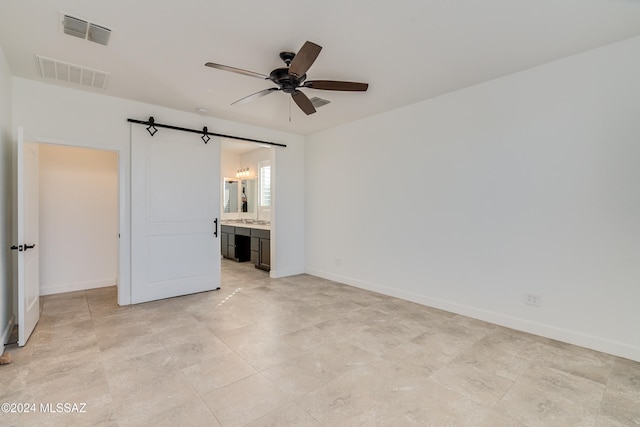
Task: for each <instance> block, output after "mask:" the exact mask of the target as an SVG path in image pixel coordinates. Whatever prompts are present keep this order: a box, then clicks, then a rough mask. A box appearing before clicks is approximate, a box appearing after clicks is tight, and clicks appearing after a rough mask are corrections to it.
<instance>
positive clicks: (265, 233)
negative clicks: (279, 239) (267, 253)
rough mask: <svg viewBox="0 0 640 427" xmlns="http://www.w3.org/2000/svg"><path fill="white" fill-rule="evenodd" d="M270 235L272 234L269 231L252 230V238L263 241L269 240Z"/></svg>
mask: <svg viewBox="0 0 640 427" xmlns="http://www.w3.org/2000/svg"><path fill="white" fill-rule="evenodd" d="M270 234H271V232H270V231H269V230H260V229H257V228H252V229H251V236H252V237H259V238H261V239H268V238H269V235H270Z"/></svg>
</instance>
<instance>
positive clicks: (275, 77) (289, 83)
mask: <svg viewBox="0 0 640 427" xmlns="http://www.w3.org/2000/svg"><path fill="white" fill-rule="evenodd" d="M306 78H307V75H306V74H304V75H302V76H300V77H296V76H294V75H293V74H289V69H288V68H276V69H275V70H273V71H272V72H271V74H269V80H271V81H272V82H274V83H275V84H277V85H278V86H280V88H281V89H282V91H283V92H284V93H294V92H295V91H296V88H297V87H300V85H301V84H302V82H304V81H305V80H306Z"/></svg>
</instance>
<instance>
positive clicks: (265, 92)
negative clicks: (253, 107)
mask: <svg viewBox="0 0 640 427" xmlns="http://www.w3.org/2000/svg"><path fill="white" fill-rule="evenodd" d="M278 90H280V88H277V87H270V88H269V89H264V90H261V91H260V92H256V93H252V94H251V95H249V96H245V97H244V98H241V99H238V100H237V101H235V102H233V103H232V104H231V105H236V104H245V103H247V102H250V101H253V100H254V99H258V98H262V97H263V96H265V95H269V94H270V93H271V92H275V91H278Z"/></svg>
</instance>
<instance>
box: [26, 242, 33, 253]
mask: <svg viewBox="0 0 640 427" xmlns="http://www.w3.org/2000/svg"><path fill="white" fill-rule="evenodd" d="M35 247H36V244H35V243H34V244H33V245H24V250H25V252H26V251H28V250H29V249H33V248H35Z"/></svg>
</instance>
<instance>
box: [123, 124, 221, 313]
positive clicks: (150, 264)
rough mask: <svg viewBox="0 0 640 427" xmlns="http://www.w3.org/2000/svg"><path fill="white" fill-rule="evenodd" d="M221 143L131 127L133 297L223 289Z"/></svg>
mask: <svg viewBox="0 0 640 427" xmlns="http://www.w3.org/2000/svg"><path fill="white" fill-rule="evenodd" d="M219 212H220V142H219V140H218V139H217V138H213V139H211V140H210V141H209V143H208V144H204V143H203V142H202V140H201V139H200V138H199V137H198V135H197V134H193V133H185V132H179V131H175V130H170V129H162V128H161V129H159V130H158V132H157V133H156V134H155V135H154V136H153V137H152V136H150V135H149V133H148V132H147V131H146V129H145V127H144V126H140V125H131V300H132V303H134V304H135V303H140V302H145V301H153V300H158V299H162V298H169V297H174V296H179V295H187V294H192V293H196V292H203V291H209V290H214V289H217V288H219V287H220V241H219V239H218V237H217V236H216V235H215V234H216V233H217V234H218V235H219V231H220V230H219V228H220V227H219V224H218V216H219Z"/></svg>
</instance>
